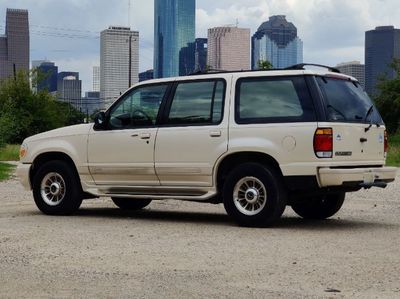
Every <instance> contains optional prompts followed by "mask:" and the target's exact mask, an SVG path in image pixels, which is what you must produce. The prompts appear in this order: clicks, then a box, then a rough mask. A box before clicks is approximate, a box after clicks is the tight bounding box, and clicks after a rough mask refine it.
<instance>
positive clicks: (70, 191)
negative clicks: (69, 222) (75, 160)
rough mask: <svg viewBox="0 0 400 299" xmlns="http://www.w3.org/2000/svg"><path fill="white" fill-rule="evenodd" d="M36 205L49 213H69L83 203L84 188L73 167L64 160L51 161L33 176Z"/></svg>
mask: <svg viewBox="0 0 400 299" xmlns="http://www.w3.org/2000/svg"><path fill="white" fill-rule="evenodd" d="M33 197H34V199H35V203H36V206H37V207H38V208H39V210H40V211H42V212H43V213H45V214H48V215H69V214H72V213H74V212H75V211H76V210H78V209H79V207H80V205H81V203H82V188H81V185H80V182H79V178H78V176H77V174H76V172H75V171H74V170H73V169H72V167H71V166H70V165H69V164H68V163H66V162H64V161H50V162H47V163H45V164H44V165H43V166H41V167H40V169H39V170H38V172H37V173H36V175H35V176H34V178H33Z"/></svg>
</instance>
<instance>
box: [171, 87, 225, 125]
mask: <svg viewBox="0 0 400 299" xmlns="http://www.w3.org/2000/svg"><path fill="white" fill-rule="evenodd" d="M224 95H225V83H224V81H222V80H216V81H199V82H183V83H179V84H178V86H177V88H176V91H175V95H174V98H173V100H172V104H171V108H170V111H169V116H168V120H167V123H168V124H174V125H197V124H203V125H204V124H206V125H207V124H208V125H212V124H218V123H220V122H221V121H222V117H223V102H224Z"/></svg>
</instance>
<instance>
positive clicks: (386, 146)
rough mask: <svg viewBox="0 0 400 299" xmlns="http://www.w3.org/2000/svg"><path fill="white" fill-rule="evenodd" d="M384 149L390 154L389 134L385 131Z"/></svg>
mask: <svg viewBox="0 0 400 299" xmlns="http://www.w3.org/2000/svg"><path fill="white" fill-rule="evenodd" d="M384 144H385V145H384V149H385V153H387V152H388V148H389V143H388V134H387V131H386V130H385V143H384Z"/></svg>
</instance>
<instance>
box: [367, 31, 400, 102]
mask: <svg viewBox="0 0 400 299" xmlns="http://www.w3.org/2000/svg"><path fill="white" fill-rule="evenodd" d="M393 58H398V59H400V29H395V28H394V27H393V26H381V27H376V28H375V30H370V31H367V32H366V33H365V89H366V91H367V92H368V93H369V94H370V95H374V94H375V93H376V85H377V83H378V82H379V78H380V77H382V76H386V78H388V79H393V78H394V77H395V71H394V70H393V69H392V68H391V67H390V64H391V63H392V61H393Z"/></svg>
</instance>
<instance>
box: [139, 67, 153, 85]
mask: <svg viewBox="0 0 400 299" xmlns="http://www.w3.org/2000/svg"><path fill="white" fill-rule="evenodd" d="M153 78H154V71H153V70H147V71H145V72H141V73H139V82H143V81H147V80H151V79H153Z"/></svg>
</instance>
